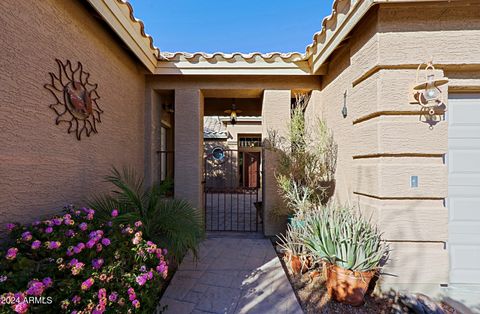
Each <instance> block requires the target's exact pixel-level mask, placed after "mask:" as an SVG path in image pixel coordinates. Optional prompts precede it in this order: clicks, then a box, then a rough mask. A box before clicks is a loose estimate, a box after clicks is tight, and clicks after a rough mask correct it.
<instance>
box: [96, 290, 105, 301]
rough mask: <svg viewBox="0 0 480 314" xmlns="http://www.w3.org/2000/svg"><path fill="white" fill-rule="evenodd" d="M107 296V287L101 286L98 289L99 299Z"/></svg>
mask: <svg viewBox="0 0 480 314" xmlns="http://www.w3.org/2000/svg"><path fill="white" fill-rule="evenodd" d="M106 297H107V290H105V288H101V289H99V290H98V299H99V300H101V299H103V298H106Z"/></svg>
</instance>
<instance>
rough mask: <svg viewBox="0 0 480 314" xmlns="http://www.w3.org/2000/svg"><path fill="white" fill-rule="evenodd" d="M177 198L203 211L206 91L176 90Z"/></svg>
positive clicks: (175, 180)
mask: <svg viewBox="0 0 480 314" xmlns="http://www.w3.org/2000/svg"><path fill="white" fill-rule="evenodd" d="M174 141H175V178H174V184H175V198H180V199H185V200H187V201H188V202H190V203H191V204H192V205H193V206H194V207H196V208H198V209H199V210H202V212H203V201H202V200H203V188H202V177H203V147H202V146H203V95H202V93H201V91H200V90H198V89H177V90H175V140H174Z"/></svg>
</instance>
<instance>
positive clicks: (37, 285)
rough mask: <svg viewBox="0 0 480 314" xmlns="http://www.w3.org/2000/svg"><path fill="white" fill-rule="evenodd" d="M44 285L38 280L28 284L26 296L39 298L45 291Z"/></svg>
mask: <svg viewBox="0 0 480 314" xmlns="http://www.w3.org/2000/svg"><path fill="white" fill-rule="evenodd" d="M45 288H46V287H45V285H44V284H43V282H40V281H38V280H32V281H30V282H29V283H28V289H27V291H26V292H25V293H26V294H28V295H33V296H36V297H39V296H41V295H42V294H43V291H45Z"/></svg>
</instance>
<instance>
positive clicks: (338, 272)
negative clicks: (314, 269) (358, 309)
mask: <svg viewBox="0 0 480 314" xmlns="http://www.w3.org/2000/svg"><path fill="white" fill-rule="evenodd" d="M374 276H375V271H374V270H372V271H368V272H354V271H351V270H346V269H343V268H341V267H338V266H337V265H326V279H327V291H328V295H329V296H330V298H332V299H334V300H336V301H338V302H342V303H346V304H350V305H353V306H360V305H363V303H364V302H365V300H364V296H365V293H366V292H367V290H368V286H369V284H370V281H371V280H372V278H373V277H374Z"/></svg>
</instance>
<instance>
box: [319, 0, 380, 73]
mask: <svg viewBox="0 0 480 314" xmlns="http://www.w3.org/2000/svg"><path fill="white" fill-rule="evenodd" d="M357 3H358V4H357V5H356V6H355V7H354V8H353V9H352V10H351V11H350V12H349V13H348V15H347V16H346V17H345V19H344V20H343V21H342V22H341V24H340V25H339V28H338V30H337V31H335V32H333V33H332V34H331V37H330V38H327V40H326V43H325V44H324V45H323V47H322V48H321V49H319V50H318V51H317V52H316V53H315V54H314V55H313V56H312V57H311V59H312V61H311V64H312V73H313V74H318V73H317V72H318V71H319V69H320V68H321V67H322V65H323V64H324V63H325V62H326V61H327V59H328V58H329V57H330V55H331V54H332V53H333V52H334V51H335V50H336V49H337V47H338V46H339V45H340V44H341V43H342V41H343V40H344V39H345V38H346V37H347V36H348V34H349V33H350V32H351V31H352V29H353V28H354V27H355V26H356V25H357V23H358V22H359V21H360V20H361V19H362V17H363V16H365V14H366V13H367V12H368V11H369V10H370V8H371V7H372V6H373V5H375V0H365V1H360V2H357Z"/></svg>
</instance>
